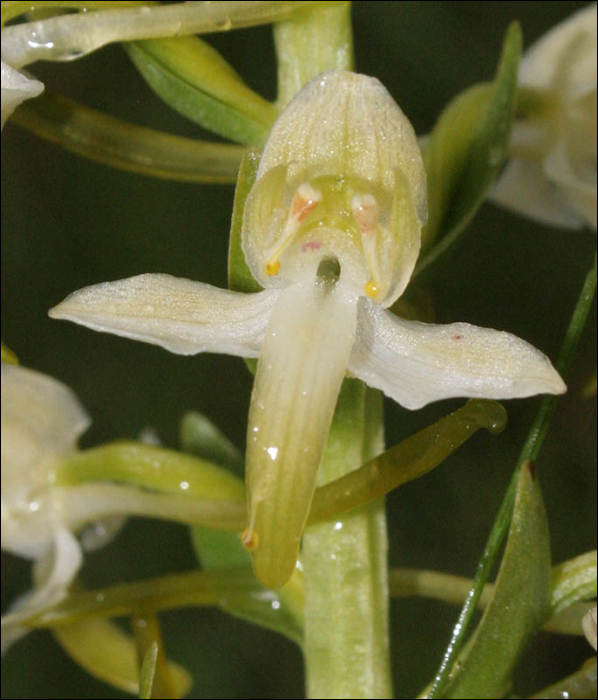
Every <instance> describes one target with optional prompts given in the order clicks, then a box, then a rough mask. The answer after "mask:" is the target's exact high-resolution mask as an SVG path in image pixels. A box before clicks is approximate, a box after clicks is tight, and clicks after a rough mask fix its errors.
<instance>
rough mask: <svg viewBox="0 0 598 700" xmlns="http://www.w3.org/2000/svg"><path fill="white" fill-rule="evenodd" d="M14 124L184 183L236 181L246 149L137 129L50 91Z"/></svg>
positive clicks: (104, 159) (75, 149)
mask: <svg viewBox="0 0 598 700" xmlns="http://www.w3.org/2000/svg"><path fill="white" fill-rule="evenodd" d="M21 107H22V108H21V109H18V110H17V111H16V112H15V114H14V115H13V121H14V122H15V123H17V124H19V125H20V126H22V127H23V128H25V129H27V130H28V131H30V132H31V133H33V134H35V135H36V136H39V137H41V138H43V139H46V140H47V141H50V142H51V143H55V144H58V145H59V146H62V147H63V148H66V149H67V150H69V151H71V152H72V153H76V154H77V155H79V156H83V157H84V158H89V159H90V160H94V161H96V162H97V163H103V164H105V165H110V166H112V167H113V168H119V169H120V170H127V171H129V172H134V173H139V174H141V175H149V176H151V177H158V178H164V179H166V180H178V181H181V182H234V181H235V179H236V177H237V171H238V169H239V165H240V163H241V159H242V158H243V154H244V152H245V149H244V148H243V147H242V146H235V145H233V144H228V143H210V142H209V141H201V140H199V139H189V138H184V137H182V136H174V135H173V134H167V133H165V132H162V131H156V130H154V129H148V128H146V127H143V126H137V125H136V124H131V123H129V122H125V121H122V120H121V119H117V118H115V117H111V116H109V115H107V114H103V113H102V112H98V111H97V110H94V109H90V108H89V107H85V106H83V105H81V104H79V103H77V102H75V101H74V100H69V99H68V98H66V97H62V96H60V95H54V94H52V93H48V92H47V91H46V92H45V93H44V94H43V95H41V96H40V97H39V98H38V99H36V100H28V101H27V102H25V103H24V104H23V105H22V106H21Z"/></svg>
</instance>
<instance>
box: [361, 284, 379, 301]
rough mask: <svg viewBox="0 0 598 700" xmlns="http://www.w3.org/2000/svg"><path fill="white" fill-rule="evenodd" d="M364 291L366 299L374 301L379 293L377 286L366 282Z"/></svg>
mask: <svg viewBox="0 0 598 700" xmlns="http://www.w3.org/2000/svg"><path fill="white" fill-rule="evenodd" d="M364 290H365V293H366V295H367V296H368V297H370V299H375V298H376V297H377V296H378V292H379V291H380V290H379V289H378V286H377V285H375V284H374V283H373V282H368V283H367V284H366V285H365V288H364Z"/></svg>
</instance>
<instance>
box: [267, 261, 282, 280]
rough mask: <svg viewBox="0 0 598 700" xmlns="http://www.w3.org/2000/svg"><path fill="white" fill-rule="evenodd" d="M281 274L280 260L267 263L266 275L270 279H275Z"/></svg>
mask: <svg viewBox="0 0 598 700" xmlns="http://www.w3.org/2000/svg"><path fill="white" fill-rule="evenodd" d="M279 272H280V260H275V261H274V262H267V263H266V274H267V275H268V276H269V277H274V276H275V275H277V274H278V273H279Z"/></svg>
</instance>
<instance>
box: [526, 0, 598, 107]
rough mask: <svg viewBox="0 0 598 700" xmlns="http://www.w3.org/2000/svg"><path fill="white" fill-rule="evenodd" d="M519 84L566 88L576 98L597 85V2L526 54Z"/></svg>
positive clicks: (579, 12)
mask: <svg viewBox="0 0 598 700" xmlns="http://www.w3.org/2000/svg"><path fill="white" fill-rule="evenodd" d="M519 82H520V83H522V84H523V85H529V86H530V87H535V88H539V89H557V90H558V89H560V88H566V89H567V92H568V94H569V96H570V97H572V98H573V99H575V98H577V97H578V96H579V94H580V93H583V92H585V90H586V89H587V88H588V86H589V85H592V84H593V85H594V86H595V85H596V3H595V2H593V3H591V4H590V5H588V7H584V8H582V9H581V10H579V11H578V12H575V13H574V14H572V15H571V17H569V18H568V19H566V20H565V21H564V22H561V23H560V24H557V26H556V27H554V28H553V29H551V31H549V32H548V33H547V34H545V35H544V36H543V37H542V38H541V39H540V40H539V41H537V42H536V43H535V44H534V45H533V46H531V47H530V48H529V49H528V50H527V51H526V52H525V56H524V57H523V60H522V61H521V66H520V69H519Z"/></svg>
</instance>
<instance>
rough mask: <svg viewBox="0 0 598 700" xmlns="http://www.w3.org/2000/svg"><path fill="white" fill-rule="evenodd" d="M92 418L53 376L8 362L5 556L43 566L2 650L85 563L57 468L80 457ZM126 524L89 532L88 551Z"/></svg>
mask: <svg viewBox="0 0 598 700" xmlns="http://www.w3.org/2000/svg"><path fill="white" fill-rule="evenodd" d="M89 422H90V421H89V418H88V416H87V414H86V413H85V411H84V410H83V408H82V407H81V404H80V403H79V401H78V400H77V397H76V396H75V395H74V394H73V392H72V391H71V390H70V389H69V388H68V387H66V386H65V385H64V384H62V383H61V382H58V381H56V380H55V379H53V378H52V377H48V376H46V375H43V374H40V373H38V372H34V371H33V370H29V369H25V368H23V367H18V366H15V365H8V364H5V363H2V549H3V550H5V551H8V552H12V553H13V554H16V555H18V556H20V557H25V558H26V559H31V560H33V561H34V562H35V566H34V571H33V577H34V580H35V587H34V589H33V590H32V592H30V593H28V594H26V595H25V596H23V597H21V598H20V599H19V600H18V601H17V603H16V604H15V605H14V606H13V608H11V610H10V612H9V614H8V615H7V616H5V617H3V618H2V650H3V651H4V650H5V649H6V648H7V647H8V646H9V645H10V643H11V642H13V641H14V640H15V639H16V638H18V637H19V636H20V635H21V634H22V633H23V631H24V630H23V629H22V628H20V627H19V626H18V620H19V619H20V617H21V616H22V614H23V613H31V612H32V611H33V610H35V609H37V608H41V607H45V606H47V605H52V604H53V603H55V602H57V601H58V600H60V598H62V597H63V596H64V595H65V594H66V592H67V589H68V586H69V584H70V583H71V582H72V580H73V578H74V577H75V575H76V573H77V571H78V570H79V567H80V566H81V562H82V554H81V546H80V544H79V541H78V540H77V538H76V537H75V535H73V534H72V532H71V529H70V526H69V523H68V517H67V513H66V512H65V502H64V500H63V498H62V495H63V491H62V490H61V489H59V488H55V487H54V482H55V479H56V471H55V467H56V465H57V463H58V462H59V461H60V459H62V458H65V457H67V456H68V455H69V454H71V453H72V452H74V451H75V450H76V443H77V439H78V437H79V436H80V435H81V434H82V433H83V432H84V431H85V430H86V429H87V427H88V426H89ZM119 524H120V520H111V521H105V523H104V524H102V525H100V524H98V526H97V527H96V528H95V529H92V530H89V531H88V532H87V533H86V537H85V541H84V544H85V546H86V547H87V548H92V547H95V546H100V545H101V544H103V543H105V542H106V541H107V540H108V539H110V538H111V536H112V535H113V534H114V532H115V529H117V528H118V525H119Z"/></svg>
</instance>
